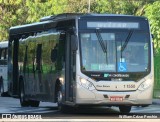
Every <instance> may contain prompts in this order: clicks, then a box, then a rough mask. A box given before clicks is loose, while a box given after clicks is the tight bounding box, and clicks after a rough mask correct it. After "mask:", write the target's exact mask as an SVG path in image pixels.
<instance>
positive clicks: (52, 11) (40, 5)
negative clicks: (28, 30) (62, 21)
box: [26, 0, 67, 22]
mask: <svg viewBox="0 0 160 122" xmlns="http://www.w3.org/2000/svg"><path fill="white" fill-rule="evenodd" d="M66 5H67V0H27V1H26V6H27V8H28V18H27V22H36V21H39V19H40V18H42V17H44V16H49V15H56V14H60V13H64V12H65V9H66Z"/></svg>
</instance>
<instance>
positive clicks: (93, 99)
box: [76, 85, 153, 106]
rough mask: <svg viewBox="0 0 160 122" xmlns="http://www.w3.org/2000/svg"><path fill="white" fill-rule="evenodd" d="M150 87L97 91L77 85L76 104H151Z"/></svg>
mask: <svg viewBox="0 0 160 122" xmlns="http://www.w3.org/2000/svg"><path fill="white" fill-rule="evenodd" d="M152 89H153V88H152V87H149V88H148V89H146V90H144V91H140V90H136V91H123V92H122V91H97V90H92V91H90V90H88V89H86V88H83V87H82V86H80V85H78V87H77V91H76V104H79V105H85V104H87V105H115V106H118V105H132V106H138V105H150V104H152Z"/></svg>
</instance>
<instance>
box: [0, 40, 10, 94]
mask: <svg viewBox="0 0 160 122" xmlns="http://www.w3.org/2000/svg"><path fill="white" fill-rule="evenodd" d="M7 57H8V41H3V42H0V93H1V94H3V93H4V92H7V91H8V87H7V86H8V84H7V83H8V82H7V78H8V77H7V75H8V74H7V71H8V70H7V69H8V67H7Z"/></svg>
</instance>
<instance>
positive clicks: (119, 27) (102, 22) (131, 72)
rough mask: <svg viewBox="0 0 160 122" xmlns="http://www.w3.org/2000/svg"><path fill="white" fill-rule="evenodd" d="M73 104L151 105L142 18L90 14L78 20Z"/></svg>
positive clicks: (148, 46)
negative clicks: (74, 99) (77, 46)
mask: <svg viewBox="0 0 160 122" xmlns="http://www.w3.org/2000/svg"><path fill="white" fill-rule="evenodd" d="M78 37H79V50H78V54H77V57H76V58H77V62H76V64H77V68H76V69H77V80H76V81H77V87H76V103H77V104H80V105H84V104H92V105H109V106H119V109H120V111H121V112H130V110H131V106H147V105H149V104H152V91H153V84H154V83H153V82H154V72H153V50H152V43H151V34H150V28H149V24H148V20H147V19H146V18H143V17H134V16H120V15H118V16H114V15H98V16H96V15H93V16H82V17H80V18H79V19H78Z"/></svg>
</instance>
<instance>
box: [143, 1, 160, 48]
mask: <svg viewBox="0 0 160 122" xmlns="http://www.w3.org/2000/svg"><path fill="white" fill-rule="evenodd" d="M145 16H147V17H148V19H149V20H150V21H149V22H150V25H151V31H152V34H153V35H154V44H155V45H154V46H155V48H157V49H156V51H158V50H159V48H160V1H156V2H154V3H153V4H148V5H147V7H146V8H145ZM159 51H160V50H159Z"/></svg>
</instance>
